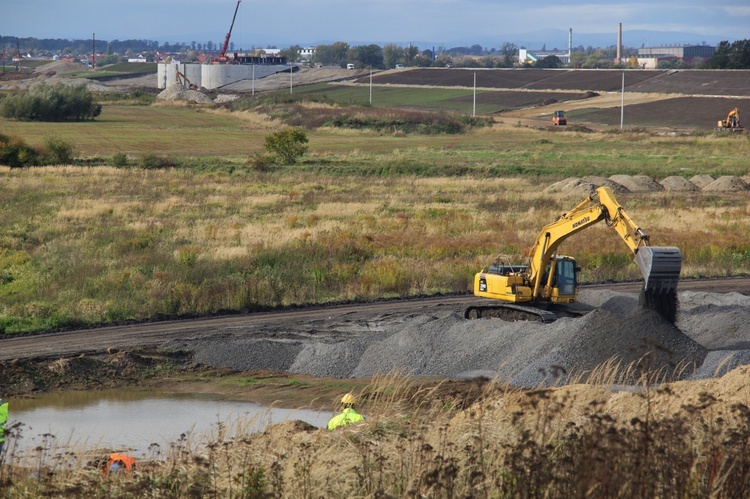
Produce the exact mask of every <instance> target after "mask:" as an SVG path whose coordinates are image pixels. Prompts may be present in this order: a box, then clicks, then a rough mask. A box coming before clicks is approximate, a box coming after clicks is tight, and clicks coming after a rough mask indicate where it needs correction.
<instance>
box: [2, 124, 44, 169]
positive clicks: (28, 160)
mask: <svg viewBox="0 0 750 499" xmlns="http://www.w3.org/2000/svg"><path fill="white" fill-rule="evenodd" d="M38 164H39V152H38V151H37V150H36V149H34V148H33V147H31V146H30V145H28V144H26V142H24V141H23V139H21V138H20V137H17V136H14V135H3V134H1V133H0V165H8V166H10V167H11V168H22V167H24V166H35V165H38Z"/></svg>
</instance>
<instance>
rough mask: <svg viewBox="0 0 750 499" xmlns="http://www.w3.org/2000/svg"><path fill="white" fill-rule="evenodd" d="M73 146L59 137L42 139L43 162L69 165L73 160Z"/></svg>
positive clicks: (74, 155)
mask: <svg viewBox="0 0 750 499" xmlns="http://www.w3.org/2000/svg"><path fill="white" fill-rule="evenodd" d="M75 157H76V154H75V151H74V149H73V146H72V145H71V144H70V143H69V142H66V141H64V140H62V139H60V138H57V137H47V138H45V139H44V163H45V164H48V165H69V164H71V163H73V162H74V161H75V159H76V158H75Z"/></svg>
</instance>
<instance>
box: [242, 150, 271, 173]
mask: <svg viewBox="0 0 750 499" xmlns="http://www.w3.org/2000/svg"><path fill="white" fill-rule="evenodd" d="M247 163H248V165H249V166H250V169H251V170H255V171H256V172H265V171H268V170H269V169H270V166H271V163H273V158H271V157H269V156H267V155H265V154H258V153H255V154H254V155H252V156H250V158H249V159H248V160H247Z"/></svg>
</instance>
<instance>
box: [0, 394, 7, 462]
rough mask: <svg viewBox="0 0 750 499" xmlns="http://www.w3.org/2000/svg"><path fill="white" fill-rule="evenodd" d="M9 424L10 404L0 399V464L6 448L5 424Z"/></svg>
mask: <svg viewBox="0 0 750 499" xmlns="http://www.w3.org/2000/svg"><path fill="white" fill-rule="evenodd" d="M7 422H8V403H7V402H6V401H5V400H3V399H2V397H0V463H2V462H3V447H4V446H5V423H7Z"/></svg>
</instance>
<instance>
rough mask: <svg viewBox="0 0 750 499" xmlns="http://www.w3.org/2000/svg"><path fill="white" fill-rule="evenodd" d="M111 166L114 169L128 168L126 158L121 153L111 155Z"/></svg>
mask: <svg viewBox="0 0 750 499" xmlns="http://www.w3.org/2000/svg"><path fill="white" fill-rule="evenodd" d="M112 166H114V167H116V168H125V167H126V166H128V156H127V155H126V154H123V153H121V152H118V153H116V154H113V155H112Z"/></svg>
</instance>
